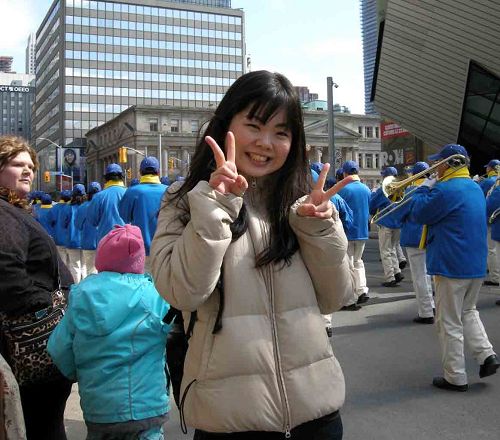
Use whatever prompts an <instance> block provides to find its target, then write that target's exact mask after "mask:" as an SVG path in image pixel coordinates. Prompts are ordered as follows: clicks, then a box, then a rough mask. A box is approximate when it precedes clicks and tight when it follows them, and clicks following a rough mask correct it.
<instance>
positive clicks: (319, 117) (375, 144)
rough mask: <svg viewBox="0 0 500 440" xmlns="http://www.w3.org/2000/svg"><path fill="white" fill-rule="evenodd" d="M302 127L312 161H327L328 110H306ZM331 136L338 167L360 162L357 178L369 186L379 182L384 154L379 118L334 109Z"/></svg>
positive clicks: (374, 185) (384, 160)
mask: <svg viewBox="0 0 500 440" xmlns="http://www.w3.org/2000/svg"><path fill="white" fill-rule="evenodd" d="M304 128H305V132H306V142H307V145H308V149H309V152H308V154H309V160H310V161H311V162H327V161H328V112H326V111H320V110H318V111H313V110H306V111H305V112H304ZM334 138H335V150H336V161H335V168H336V169H337V168H339V167H340V166H341V164H342V163H344V162H345V161H346V160H354V161H356V162H358V163H359V166H360V170H359V177H360V178H361V180H362V181H363V183H365V184H366V185H368V187H369V188H374V187H376V186H378V184H379V183H380V182H381V180H382V179H381V176H380V169H381V168H382V167H383V166H384V165H385V164H386V160H387V154H386V153H383V152H382V151H381V141H380V117H379V116H378V115H354V114H351V113H340V112H335V117H334Z"/></svg>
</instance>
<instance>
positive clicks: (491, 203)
mask: <svg viewBox="0 0 500 440" xmlns="http://www.w3.org/2000/svg"><path fill="white" fill-rule="evenodd" d="M496 210H498V212H495V211H496ZM486 213H487V215H488V219H490V221H489V222H488V223H490V222H491V228H490V231H491V240H492V241H493V243H494V245H495V251H496V254H497V255H500V219H499V218H498V214H499V213H500V186H499V185H495V186H494V187H492V191H491V192H489V193H488V197H486ZM496 305H497V306H500V300H497V302H496Z"/></svg>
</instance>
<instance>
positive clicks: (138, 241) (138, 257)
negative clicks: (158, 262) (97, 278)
mask: <svg viewBox="0 0 500 440" xmlns="http://www.w3.org/2000/svg"><path fill="white" fill-rule="evenodd" d="M145 258H146V252H145V250H144V241H143V240H142V235H141V230H140V229H139V228H138V227H137V226H133V225H125V226H119V225H115V227H114V229H112V230H111V231H109V232H108V233H107V234H106V235H105V236H104V237H103V238H102V240H101V241H100V242H99V245H98V246H97V251H96V256H95V267H96V269H97V271H98V272H104V271H108V272H118V273H144V259H145Z"/></svg>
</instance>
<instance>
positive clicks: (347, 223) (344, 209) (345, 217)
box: [331, 194, 354, 230]
mask: <svg viewBox="0 0 500 440" xmlns="http://www.w3.org/2000/svg"><path fill="white" fill-rule="evenodd" d="M331 201H332V203H333V204H334V205H335V207H336V208H337V211H338V212H339V217H340V221H341V222H342V224H343V225H344V228H345V229H346V230H347V229H349V228H350V227H352V223H353V219H354V217H353V213H352V209H351V208H350V207H349V205H348V204H347V202H346V201H345V200H344V199H343V198H342V197H341V196H340V195H338V194H335V195H334V196H333V197H332V198H331Z"/></svg>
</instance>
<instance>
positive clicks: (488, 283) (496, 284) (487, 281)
mask: <svg viewBox="0 0 500 440" xmlns="http://www.w3.org/2000/svg"><path fill="white" fill-rule="evenodd" d="M483 286H500V283H495V281H490V280H486V281H485V282H483Z"/></svg>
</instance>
